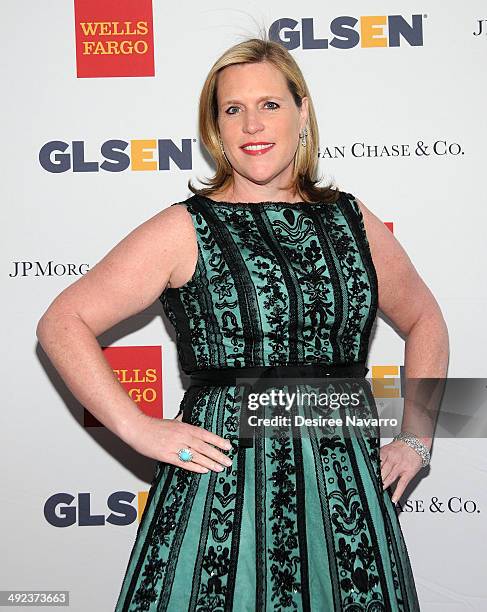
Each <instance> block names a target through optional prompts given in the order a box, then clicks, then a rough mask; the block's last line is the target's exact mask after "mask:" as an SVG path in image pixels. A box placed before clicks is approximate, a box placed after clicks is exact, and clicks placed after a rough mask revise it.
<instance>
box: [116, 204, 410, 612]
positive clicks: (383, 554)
mask: <svg viewBox="0 0 487 612" xmlns="http://www.w3.org/2000/svg"><path fill="white" fill-rule="evenodd" d="M175 204H177V205H184V206H186V209H187V210H188V212H189V213H190V215H191V219H192V221H193V224H194V227H195V230H196V237H197V243H198V259H197V265H196V269H195V272H194V274H193V277H192V278H191V280H190V281H189V282H187V283H186V284H185V285H183V286H182V287H178V288H167V289H165V291H164V292H163V294H162V295H161V296H160V298H159V299H160V301H161V303H162V305H163V309H164V312H165V314H166V315H167V317H168V319H169V321H170V322H171V324H172V325H173V326H174V327H175V331H176V342H177V351H178V358H179V362H180V365H181V368H182V369H183V371H184V372H186V373H187V374H191V373H192V372H198V371H200V370H209V369H211V370H218V369H221V370H223V369H228V368H242V367H248V366H284V365H289V364H294V365H309V364H315V363H326V364H331V365H333V364H349V363H363V362H365V361H366V359H367V354H368V345H369V337H370V332H371V329H372V325H373V322H374V320H375V317H376V312H377V307H378V290H377V276H376V271H375V268H374V264H373V261H372V257H371V253H370V248H369V243H368V240H367V236H366V233H365V227H364V223H363V218H362V214H361V211H360V208H359V206H358V204H357V202H356V200H355V198H354V196H353V195H351V194H349V193H345V192H340V193H339V198H338V200H337V201H336V202H335V203H330V204H328V203H318V202H315V203H309V202H308V203H307V202H294V203H286V202H258V203H246V202H239V203H230V202H217V201H214V200H212V199H209V198H206V197H203V196H196V195H194V196H191V197H190V198H188V199H187V200H185V201H184V202H178V203H175ZM304 386H305V387H307V388H309V385H304ZM359 386H360V385H359ZM360 396H361V398H362V400H363V402H362V406H361V413H360V414H361V415H363V414H367V415H368V416H373V417H374V416H375V417H377V410H376V407H375V402H374V398H373V395H372V393H371V388H370V385H369V383H368V381H366V379H365V378H364V379H363V384H362V385H361V391H360ZM241 406H242V393H241V387H240V386H239V385H237V384H236V385H229V386H221V385H220V386H217V385H214V386H212V385H210V386H203V387H201V386H200V387H190V388H189V389H188V390H187V391H186V392H185V394H184V397H183V399H182V401H181V404H180V407H179V408H180V410H179V414H180V413H181V412H182V413H183V421H185V422H189V423H192V424H193V425H198V426H201V427H204V428H205V429H208V430H210V431H213V432H215V433H217V434H218V435H219V436H222V437H224V438H228V439H229V440H231V442H232V450H230V451H223V452H224V454H226V455H227V456H229V457H230V458H232V460H233V465H232V466H230V467H225V468H224V470H223V471H222V472H215V471H213V470H210V471H209V472H208V473H205V474H199V473H196V472H190V471H188V470H185V469H184V468H179V467H177V466H174V465H172V464H167V463H164V462H158V463H157V466H156V471H155V474H154V478H153V481H152V484H151V487H150V490H149V494H148V498H147V503H146V507H145V510H144V513H143V515H142V518H141V522H140V524H139V527H138V530H137V535H136V539H135V543H134V545H133V549H132V552H131V555H130V558H129V561H128V565H127V569H126V573H125V577H124V580H123V584H122V587H121V591H120V594H119V596H118V601H117V604H116V612H122V611H126V612H139V611H156V610H157V611H158V612H162V611H164V612H166V611H169V612H183V611H198V612H210V611H211V612H214V611H221V612H224V611H236V612H270V611H273V612H274V611H276V612H277V611H278V612H288V611H312V612H332V611H346V612H359V611H364V612H382V611H387V612H389V611H413V612H415V611H417V610H419V603H418V597H417V593H416V588H415V583H414V578H413V574H412V570H411V566H410V560H409V556H408V552H407V549H406V545H405V541H404V537H403V533H402V530H401V527H400V524H399V520H398V517H397V514H396V510H395V506H394V503H393V502H392V499H391V495H392V493H391V490H390V488H388V489H386V490H385V491H384V490H383V489H382V484H383V483H382V478H381V473H380V454H379V449H380V443H379V442H380V431H379V427H378V426H372V425H371V426H370V427H369V428H368V429H367V428H366V427H361V428H357V429H358V433H351V431H349V430H350V429H351V428H347V427H346V426H343V427H342V428H338V429H336V428H335V429H332V430H331V429H327V428H326V427H322V426H320V427H313V426H310V427H309V428H307V430H306V433H302V434H300V435H297V436H296V435H295V436H288V437H287V438H286V437H284V438H282V437H278V436H276V437H274V436H272V435H269V436H262V437H259V438H256V439H255V441H254V443H253V445H251V446H244V445H240V442H241V440H240V437H239V411H240V409H241ZM340 413H341V414H344V412H343V411H342V408H340ZM348 434H349V435H348Z"/></svg>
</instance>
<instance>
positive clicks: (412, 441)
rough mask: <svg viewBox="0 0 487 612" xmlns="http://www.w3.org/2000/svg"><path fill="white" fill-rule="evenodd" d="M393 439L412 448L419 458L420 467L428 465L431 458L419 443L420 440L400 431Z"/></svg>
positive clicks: (424, 447)
mask: <svg viewBox="0 0 487 612" xmlns="http://www.w3.org/2000/svg"><path fill="white" fill-rule="evenodd" d="M393 439H394V440H402V441H403V442H406V444H407V445H408V446H410V447H411V448H413V449H414V450H415V451H416V452H417V453H418V454H419V455H420V456H421V463H422V465H421V467H426V466H427V465H429V462H430V458H431V455H430V452H429V450H428V449H427V448H426V446H425V445H424V444H423V443H422V442H421V440H419V439H418V438H417V437H416V436H415V435H414V434H412V433H408V432H407V431H401V432H400V433H398V434H397V436H394V438H393Z"/></svg>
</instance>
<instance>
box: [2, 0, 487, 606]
mask: <svg viewBox="0 0 487 612" xmlns="http://www.w3.org/2000/svg"><path fill="white" fill-rule="evenodd" d="M104 4H106V5H107V6H108V5H110V4H111V3H110V2H108V1H105V0H99V2H98V5H100V6H103V5H104ZM367 15H373V16H382V15H386V16H391V15H402V16H403V17H404V19H405V20H406V21H407V22H408V23H411V22H412V15H418V16H419V17H418V18H417V19H418V20H419V22H420V24H421V25H422V44H419V45H415V46H413V45H411V44H408V42H407V41H406V40H405V39H401V44H400V45H399V46H396V47H394V46H390V41H391V39H392V36H391V35H390V33H389V37H388V28H387V26H384V28H383V30H382V31H381V32H379V34H381V35H382V36H384V37H385V41H386V43H387V44H386V46H382V47H370V46H369V47H367V46H361V45H360V44H358V45H357V46H355V47H352V48H347V49H340V48H336V47H330V48H328V49H319V48H318V49H310V48H304V46H306V45H304V46H303V45H300V46H297V48H295V49H292V51H291V52H292V54H293V56H294V57H295V58H296V60H297V61H298V63H299V64H300V66H301V68H302V70H303V73H304V75H305V77H306V79H307V81H308V84H309V87H310V90H311V94H312V96H313V100H314V104H315V107H316V110H317V113H318V121H319V127H320V136H321V157H320V164H321V170H322V172H323V174H324V177H325V180H328V179H330V178H333V179H334V180H335V181H336V182H337V184H338V185H339V186H340V188H341V189H343V190H344V191H348V192H350V193H352V194H354V195H356V196H357V197H358V198H360V199H361V200H363V201H364V203H365V204H366V205H367V206H368V207H369V208H370V209H371V210H372V211H373V212H374V213H375V214H376V215H378V216H379V217H380V218H381V219H382V220H384V222H391V223H393V230H394V234H395V235H396V237H397V238H398V240H399V241H400V242H401V244H402V245H403V246H404V247H405V249H406V250H407V252H408V254H409V255H410V257H411V259H412V261H413V263H414V264H415V265H416V268H417V269H418V271H419V272H420V274H421V275H422V277H423V278H424V280H425V282H426V283H427V284H428V285H429V287H430V288H431V290H432V291H433V293H434V295H435V297H436V298H437V300H438V302H439V304H440V306H441V307H442V310H443V313H444V316H445V319H446V321H447V324H448V327H449V332H450V343H451V357H450V367H449V376H450V377H484V376H485V374H486V366H485V346H486V340H487V334H486V326H485V323H484V321H483V319H482V317H483V316H484V314H485V312H486V309H487V291H486V283H485V273H484V267H485V261H486V258H485V254H486V251H485V228H486V225H487V212H486V210H487V197H486V190H485V186H484V180H485V176H484V175H485V152H486V151H485V146H486V144H485V143H486V142H487V126H486V123H487V122H486V113H485V108H486V102H487V100H486V83H485V64H486V56H487V35H486V34H485V32H486V31H487V21H486V22H484V23H483V24H482V26H483V30H482V33H481V34H480V35H476V34H475V33H476V32H478V31H479V28H480V23H479V20H482V19H487V12H486V10H485V3H484V2H481V1H480V0H471V1H470V2H468V3H465V2H464V3H458V2H451V1H450V2H445V1H443V2H442V1H440V0H429V1H428V0H423V1H422V2H420V3H413V4H412V5H411V4H410V3H407V2H405V1H404V0H403V1H402V2H396V1H388V2H375V1H371V2H368V3H365V4H364V3H363V2H358V1H357V0H354V1H349V2H347V3H346V8H344V6H343V3H342V2H338V1H337V0H335V1H330V2H327V3H325V4H323V3H322V2H311V1H306V0H304V1H303V2H299V3H293V2H289V1H288V0H282V1H281V2H280V3H272V4H271V5H268V4H267V3H258V2H255V1H249V0H247V2H245V3H244V2H236V3H228V2H223V1H220V2H218V1H216V0H208V2H205V3H204V4H203V6H202V4H201V3H200V2H189V3H188V2H185V3H182V2H181V3H166V2H164V3H163V2H158V1H157V0H155V1H154V2H153V20H154V21H153V23H154V28H153V36H154V62H155V75H154V76H128V77H104V76H102V75H100V76H99V77H98V78H83V77H78V76H77V69H76V47H75V15H74V6H73V2H71V1H69V2H68V1H66V0H50V1H49V2H32V1H30V2H28V1H27V0H15V1H13V0H11V1H10V2H4V3H3V15H2V16H3V24H4V27H3V31H4V35H3V40H2V44H3V46H4V50H3V62H2V73H3V74H2V81H3V92H4V93H3V95H2V97H1V100H0V104H1V106H2V118H3V133H4V136H5V138H4V145H3V148H2V152H1V154H2V158H3V159H2V168H3V169H4V172H3V176H2V181H1V188H2V192H3V197H2V204H3V205H2V215H4V220H3V223H2V227H3V230H4V231H3V240H2V246H3V256H2V266H3V273H2V285H3V296H4V298H3V310H4V315H3V337H4V343H3V345H4V349H5V351H4V353H5V357H6V358H5V365H4V368H3V371H4V390H5V398H4V403H3V406H4V409H3V410H2V432H3V433H4V436H3V439H2V445H1V452H2V464H3V466H4V468H6V469H4V470H3V479H2V480H3V482H2V486H1V488H0V495H1V508H2V521H1V528H2V534H1V541H2V545H3V546H2V548H3V554H2V570H1V572H0V589H4V590H6V589H16V590H24V589H43V590H55V589H58V590H69V591H70V601H71V609H72V610H73V611H76V612H85V611H87V610H94V611H105V610H112V609H113V608H114V605H115V601H116V598H117V596H118V592H119V589H120V587H121V582H122V577H123V573H124V571H125V568H126V564H127V561H128V556H129V552H130V548H131V546H132V543H133V540H134V537H135V532H136V528H137V525H138V521H139V519H140V513H141V510H142V507H143V500H144V492H145V493H146V492H147V490H148V487H149V484H150V480H151V477H152V471H153V469H154V462H153V461H151V460H149V459H147V458H145V457H142V456H140V455H138V454H137V453H135V452H134V451H131V449H130V448H129V447H128V446H126V445H125V444H124V443H123V442H121V441H120V440H118V438H116V436H114V435H113V434H111V433H110V432H109V431H107V430H105V429H104V428H103V427H89V426H86V424H85V422H84V412H83V408H82V407H81V406H80V405H79V404H78V402H77V401H76V400H75V398H73V396H72V395H71V394H70V393H69V391H67V389H66V387H65V386H64V384H63V383H62V381H61V380H60V378H59V376H58V375H57V374H56V372H55V371H53V368H52V366H51V365H50V363H49V360H48V359H47V358H46V356H45V354H44V353H43V351H42V349H41V347H40V346H39V344H38V342H37V339H36V337H35V328H36V324H37V321H38V319H39V318H40V316H41V315H42V313H43V312H44V310H45V309H46V308H47V306H48V305H49V303H50V302H51V301H52V300H53V299H54V297H55V296H56V295H57V294H58V293H60V292H61V291H62V289H63V288H64V287H66V286H68V285H69V284H71V283H72V282H74V281H75V280H76V278H77V276H76V274H78V275H79V274H80V273H83V272H84V271H86V270H87V269H89V268H90V267H92V266H93V265H94V264H95V263H96V262H97V261H99V259H101V258H102V257H103V256H104V255H105V254H106V253H107V252H108V250H109V249H110V248H111V247H112V246H113V245H114V244H116V243H117V242H119V241H120V240H121V239H122V238H123V237H124V236H125V235H126V234H127V233H129V232H130V231H131V230H132V229H133V228H134V227H136V226H137V225H139V224H140V223H142V222H143V221H145V220H146V219H148V218H149V217H151V216H152V215H154V214H155V213H156V212H157V211H159V210H160V209H161V208H164V207H166V206H168V205H170V204H171V203H172V202H176V201H181V200H182V199H185V198H186V197H188V196H189V195H191V194H190V193H189V192H188V190H187V188H186V184H187V180H188V178H190V177H193V178H194V179H196V178H197V177H203V176H209V175H210V173H211V168H210V167H209V166H208V163H207V159H208V158H207V156H206V155H204V153H203V150H202V147H201V144H200V141H199V135H198V132H197V123H196V120H197V101H198V96H199V92H200V88H201V86H202V84H203V81H204V79H205V77H206V74H207V72H208V70H209V68H210V66H211V64H212V63H213V62H214V61H215V59H216V58H217V57H218V56H219V55H220V54H221V53H222V52H223V51H224V50H225V49H226V48H228V47H229V46H231V45H233V44H235V43H236V42H239V41H241V40H242V39H243V38H245V37H249V36H253V35H256V34H258V30H259V27H260V26H265V28H266V29H267V30H268V29H269V27H270V26H271V24H273V23H274V22H275V21H276V20H278V19H283V18H289V19H294V20H295V21H296V22H297V24H298V25H297V26H296V30H295V31H300V29H301V20H302V19H303V18H306V19H312V20H313V26H314V37H315V38H329V39H330V40H331V38H332V35H331V34H330V27H331V24H332V22H333V20H335V19H336V18H339V17H343V16H348V17H355V18H357V19H359V23H358V24H357V25H356V26H355V30H356V31H357V32H360V17H361V16H367ZM335 23H338V22H335ZM285 35H286V30H285V31H283V33H282V34H281V36H283V37H284V36H285ZM362 39H363V40H365V35H364V34H363V38H362ZM308 46H309V45H308ZM113 139H118V140H123V141H126V142H129V141H131V140H145V139H156V140H164V139H169V140H172V142H173V143H174V144H175V145H176V147H178V148H181V147H182V146H183V141H184V142H185V143H186V145H187V146H189V147H190V160H191V166H190V167H189V168H188V169H180V168H179V167H178V166H177V164H175V163H174V162H171V164H170V169H169V170H156V171H136V170H131V169H130V167H129V168H127V169H126V170H124V171H120V172H108V171H106V170H102V169H100V170H99V171H98V172H74V171H73V170H72V169H69V170H67V171H65V172H52V171H50V170H49V168H46V167H44V166H43V164H42V163H41V161H40V159H39V152H40V151H41V149H42V147H43V146H44V145H45V144H46V143H49V142H52V141H55V140H59V141H63V142H65V143H67V145H68V148H67V150H66V152H67V153H71V152H72V145H71V143H72V142H73V141H83V142H84V157H85V160H89V161H97V162H98V163H101V162H103V159H104V158H103V155H102V153H101V150H100V149H101V146H102V144H103V143H105V142H106V141H109V140H113ZM435 143H436V147H437V148H436V152H435ZM420 146H421V147H426V153H427V154H426V155H424V154H421V149H420ZM394 147H396V151H397V150H399V151H401V152H400V154H397V152H396V153H395V152H394ZM369 148H370V149H369ZM367 150H369V154H366V153H365V154H364V151H367ZM374 151H375V153H374ZM387 152H388V153H387ZM53 158H54V154H53V155H51V157H50V159H51V160H52V159H53ZM154 159H157V151H155V153H154ZM16 262H17V263H16ZM18 262H27V263H24V264H19V263H18ZM49 262H51V264H49ZM69 264H72V267H71V269H70V267H69ZM83 266H84V268H83ZM147 274H148V275H149V274H151V270H147ZM99 341H100V344H101V345H102V346H103V347H106V346H112V347H122V346H123V347H146V346H159V347H162V363H161V360H159V363H158V364H155V365H157V366H158V367H159V370H160V372H162V380H161V381H160V382H161V384H162V389H163V392H162V393H163V396H162V397H159V398H158V401H159V402H160V403H161V404H162V405H163V407H164V416H166V417H171V416H173V415H175V414H176V412H177V409H178V405H179V402H180V399H181V397H182V394H183V382H182V380H181V372H180V370H179V367H178V363H177V355H176V350H175V345H174V342H173V341H174V338H173V335H172V332H171V329H170V324H169V323H168V321H167V320H166V319H165V318H164V315H163V314H162V308H161V306H160V305H159V304H158V303H156V304H154V305H153V307H151V308H150V309H148V310H147V311H145V312H143V313H141V314H139V315H137V316H136V317H133V318H132V319H130V320H128V321H125V322H123V323H121V324H120V325H117V326H116V327H115V328H113V329H111V330H110V331H109V332H107V333H106V334H104V335H103V336H102V337H100V338H99ZM135 350H136V349H133V351H134V353H133V354H132V356H134V355H135ZM403 360H404V342H403V340H402V339H401V338H400V337H399V336H398V335H396V333H395V332H394V331H393V330H392V329H391V328H390V327H389V326H388V324H387V323H386V322H385V321H384V320H383V319H382V318H381V317H380V316H379V318H378V319H377V326H376V329H375V333H374V336H373V341H372V343H371V351H370V355H369V360H368V366H369V368H370V369H371V370H372V373H374V368H380V367H382V366H392V368H395V370H394V371H397V372H399V368H400V366H401V365H402V364H403ZM156 361H157V360H156ZM132 362H133V363H135V361H134V360H132ZM378 371H379V370H378V369H377V370H376V372H378ZM388 441H389V440H383V443H385V442H388ZM486 450H487V447H486V443H485V440H483V439H459V440H458V439H437V440H436V441H435V444H434V449H433V454H432V464H431V469H430V471H429V474H428V476H427V477H426V478H423V479H422V480H420V481H419V482H417V483H415V486H414V487H410V488H409V489H408V491H407V495H405V496H404V497H403V499H402V502H401V504H400V508H399V510H400V511H401V513H400V521H401V525H402V528H403V531H404V533H405V537H406V542H407V545H408V550H409V554H410V558H411V562H412V566H413V571H414V575H415V578H416V584H417V589H418V593H419V597H420V602H421V605H422V608H421V609H422V610H424V611H425V612H457V611H458V612H460V611H461V612H463V611H467V610H468V611H470V610H472V611H474V610H478V611H481V610H485V609H487V583H486V581H485V556H484V553H483V550H482V549H481V547H480V542H481V541H483V540H485V538H486V537H487V528H486V521H485V518H484V517H485V511H486V506H487V487H486V477H485V475H486V473H487V459H486V457H487V453H486ZM124 492H125V493H124ZM139 493H140V495H139ZM60 494H61V497H60V498H53V496H56V495H60ZM80 494H81V497H79V496H80ZM63 496H64V497H63ZM66 496H72V498H70V497H66ZM110 496H112V497H111V498H110ZM109 498H110V500H112V501H113V500H114V498H117V499H122V498H125V499H126V500H127V504H128V505H129V510H128V512H125V514H123V513H122V521H121V522H124V523H125V524H122V525H117V524H113V523H112V522H110V520H111V519H110V520H109V521H108V522H107V520H106V519H107V518H109V517H110V516H112V517H113V514H111V509H110V508H112V509H113V504H112V501H109ZM132 498H133V499H132ZM51 499H58V500H59V504H55V503H53V504H52V507H51V506H49V504H48V507H49V508H50V509H48V510H47V511H45V507H46V506H45V504H46V502H48V500H51ZM71 499H72V501H71ZM63 500H64V501H63ZM138 502H140V504H141V505H140V506H139V505H138ZM46 513H47V515H46ZM95 515H96V516H99V517H101V518H99V519H90V518H89V517H93V516H95ZM118 516H120V515H118ZM56 517H58V519H59V521H58V522H59V526H57V525H55V524H53V523H56V520H55V519H56ZM93 521H97V522H99V523H104V524H98V525H86V524H84V523H86V522H88V523H89V522H93ZM68 523H72V524H68ZM61 525H63V526H61Z"/></svg>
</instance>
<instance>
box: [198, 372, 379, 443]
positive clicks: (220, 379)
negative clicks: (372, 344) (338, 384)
mask: <svg viewBox="0 0 487 612" xmlns="http://www.w3.org/2000/svg"><path fill="white" fill-rule="evenodd" d="M368 371H369V370H368V368H367V367H366V366H365V363H363V362H354V363H345V364H325V363H323V364H321V363H310V364H304V365H294V364H293V365H290V364H286V365H274V366H247V367H242V368H212V369H209V370H197V371H195V372H192V373H191V374H190V376H191V387H201V386H208V385H210V386H215V385H216V386H227V385H236V384H242V385H248V384H249V383H248V381H246V382H243V381H242V382H240V381H239V379H247V378H249V379H255V381H257V382H259V381H262V379H267V378H269V379H270V378H276V379H289V378H296V379H300V378H323V377H328V378H365V377H366V376H367V373H368ZM298 382H299V381H298ZM252 384H253V385H254V384H255V382H254V383H252ZM261 384H262V383H261ZM294 384H297V383H296V382H295V383H294ZM253 388H254V389H255V388H256V387H253ZM243 412H244V411H243V410H241V411H240V430H239V447H251V446H253V436H252V437H251V438H248V437H244V436H242V435H240V434H241V431H242V429H243V428H242V415H243ZM253 430H254V428H252V432H253Z"/></svg>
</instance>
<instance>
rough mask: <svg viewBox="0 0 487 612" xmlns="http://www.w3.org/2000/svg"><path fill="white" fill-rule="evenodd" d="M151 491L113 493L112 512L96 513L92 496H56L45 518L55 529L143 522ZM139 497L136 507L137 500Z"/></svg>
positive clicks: (48, 504) (109, 504) (46, 508)
mask: <svg viewBox="0 0 487 612" xmlns="http://www.w3.org/2000/svg"><path fill="white" fill-rule="evenodd" d="M148 494H149V492H148V491H139V492H138V493H137V495H135V494H134V493H131V492H130V491H114V492H113V493H112V494H111V495H109V497H108V499H107V501H106V507H107V510H108V511H109V512H105V513H103V514H100V513H97V514H95V513H93V512H92V510H91V493H78V496H77V497H74V495H71V494H70V493H55V494H54V495H51V497H49V498H48V499H47V500H46V503H45V504H44V517H45V519H46V521H47V522H48V523H49V524H51V525H52V526H53V527H71V526H72V525H78V526H79V527H96V526H100V525H105V524H106V523H110V524H111V525H118V526H125V525H131V524H132V523H133V522H135V521H136V520H139V521H140V519H141V517H142V514H143V512H144V509H145V505H146V503H147V497H148ZM135 498H137V507H135V506H134V503H133V501H134V499H135Z"/></svg>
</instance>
